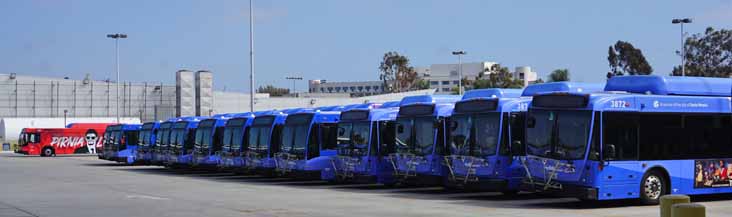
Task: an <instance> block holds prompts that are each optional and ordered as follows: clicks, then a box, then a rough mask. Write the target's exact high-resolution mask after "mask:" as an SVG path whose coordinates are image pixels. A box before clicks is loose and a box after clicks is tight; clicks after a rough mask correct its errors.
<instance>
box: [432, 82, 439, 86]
mask: <svg viewBox="0 0 732 217" xmlns="http://www.w3.org/2000/svg"><path fill="white" fill-rule="evenodd" d="M438 84H440V82H439V81H430V85H435V86H437V85H438Z"/></svg>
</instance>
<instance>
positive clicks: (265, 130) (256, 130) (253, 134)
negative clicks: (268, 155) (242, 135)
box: [247, 125, 271, 153]
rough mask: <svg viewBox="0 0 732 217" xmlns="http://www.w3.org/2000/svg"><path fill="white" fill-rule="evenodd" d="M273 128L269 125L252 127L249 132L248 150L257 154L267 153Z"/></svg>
mask: <svg viewBox="0 0 732 217" xmlns="http://www.w3.org/2000/svg"><path fill="white" fill-rule="evenodd" d="M270 129H271V127H270V126H268V125H259V126H252V127H251V128H249V132H247V133H248V134H249V135H248V140H247V149H248V150H249V151H252V152H256V153H265V152H266V151H267V142H268V141H269V136H270Z"/></svg>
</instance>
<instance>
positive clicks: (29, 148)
mask: <svg viewBox="0 0 732 217" xmlns="http://www.w3.org/2000/svg"><path fill="white" fill-rule="evenodd" d="M109 125H112V123H84V124H70V125H69V128H23V130H21V131H20V136H19V137H18V145H20V150H17V151H16V152H17V153H21V154H27V155H40V156H55V155H57V154H95V153H97V150H102V144H103V142H102V141H103V139H102V135H104V131H105V129H106V128H107V126H109Z"/></svg>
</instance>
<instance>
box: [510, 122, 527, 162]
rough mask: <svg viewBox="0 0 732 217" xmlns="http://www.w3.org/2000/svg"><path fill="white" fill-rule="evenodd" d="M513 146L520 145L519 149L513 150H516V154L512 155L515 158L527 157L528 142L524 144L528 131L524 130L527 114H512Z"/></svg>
mask: <svg viewBox="0 0 732 217" xmlns="http://www.w3.org/2000/svg"><path fill="white" fill-rule="evenodd" d="M510 124H511V126H510V127H511V145H518V146H519V147H516V148H512V149H513V150H515V153H512V154H513V155H514V156H525V155H526V146H525V144H526V142H524V139H525V137H524V136H525V135H526V134H525V132H526V129H525V128H524V127H525V126H526V113H522V112H516V113H512V114H511V122H510Z"/></svg>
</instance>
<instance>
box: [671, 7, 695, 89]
mask: <svg viewBox="0 0 732 217" xmlns="http://www.w3.org/2000/svg"><path fill="white" fill-rule="evenodd" d="M671 23H672V24H680V25H681V76H682V77H683V76H685V75H686V46H684V45H685V44H686V40H685V37H684V35H685V33H684V23H691V18H683V19H673V20H671Z"/></svg>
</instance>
